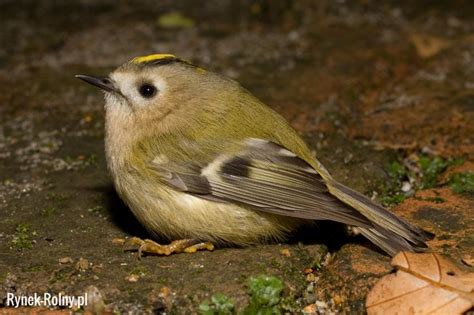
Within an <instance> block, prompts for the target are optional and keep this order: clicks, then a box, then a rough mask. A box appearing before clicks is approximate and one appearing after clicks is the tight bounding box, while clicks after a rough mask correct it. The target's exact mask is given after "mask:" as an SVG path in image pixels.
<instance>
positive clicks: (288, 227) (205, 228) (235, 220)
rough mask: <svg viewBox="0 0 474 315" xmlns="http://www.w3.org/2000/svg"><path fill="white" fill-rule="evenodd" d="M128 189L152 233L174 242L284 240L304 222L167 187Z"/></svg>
mask: <svg viewBox="0 0 474 315" xmlns="http://www.w3.org/2000/svg"><path fill="white" fill-rule="evenodd" d="M127 187H128V189H125V190H120V189H118V190H119V194H120V195H121V197H122V199H123V200H124V201H125V202H126V203H127V204H128V205H129V207H130V208H131V210H132V212H133V213H134V215H135V216H136V217H137V218H138V220H139V221H140V222H141V223H142V224H143V225H144V226H145V227H146V228H147V229H148V230H149V231H150V232H152V233H154V234H158V235H160V236H163V237H166V238H168V239H170V240H174V239H182V238H196V239H199V240H203V241H212V242H224V243H232V244H237V245H251V244H256V243H263V242H268V241H272V240H279V239H282V238H284V237H285V235H286V234H287V233H288V232H291V231H292V230H294V229H295V228H296V227H297V226H298V225H300V224H301V223H302V221H301V220H297V219H293V218H289V217H282V216H277V215H272V214H268V213H265V212H261V211H255V210H251V209H249V208H245V207H242V206H238V205H235V204H232V203H221V202H216V201H209V200H206V199H202V198H199V197H196V196H193V195H189V194H187V193H183V192H178V191H175V190H173V189H171V188H168V187H167V186H160V187H156V185H154V187H153V191H147V189H146V187H138V186H137V185H127ZM130 187H136V188H138V189H130ZM157 188H158V189H157Z"/></svg>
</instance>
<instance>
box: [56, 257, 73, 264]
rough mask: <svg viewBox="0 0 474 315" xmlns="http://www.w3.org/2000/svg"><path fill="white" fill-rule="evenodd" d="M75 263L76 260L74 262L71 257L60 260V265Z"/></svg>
mask: <svg viewBox="0 0 474 315" xmlns="http://www.w3.org/2000/svg"><path fill="white" fill-rule="evenodd" d="M73 261H74V260H73V259H72V258H71V257H63V258H59V263H60V264H62V265H65V264H70V263H72V262H73Z"/></svg>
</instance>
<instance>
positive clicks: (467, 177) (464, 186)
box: [449, 172, 474, 194]
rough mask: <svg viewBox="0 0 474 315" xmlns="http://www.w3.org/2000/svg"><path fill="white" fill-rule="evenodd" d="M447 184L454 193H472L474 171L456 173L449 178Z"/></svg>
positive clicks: (473, 191)
mask: <svg viewBox="0 0 474 315" xmlns="http://www.w3.org/2000/svg"><path fill="white" fill-rule="evenodd" d="M449 186H450V187H451V189H452V190H453V191H454V192H455V193H458V194H460V193H474V173H473V172H465V173H456V174H454V175H453V176H451V178H450V179H449Z"/></svg>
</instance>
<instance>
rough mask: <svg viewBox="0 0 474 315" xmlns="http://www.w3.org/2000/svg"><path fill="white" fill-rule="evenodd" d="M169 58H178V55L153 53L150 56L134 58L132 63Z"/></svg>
mask: <svg viewBox="0 0 474 315" xmlns="http://www.w3.org/2000/svg"><path fill="white" fill-rule="evenodd" d="M168 58H176V56H175V55H171V54H153V55H148V56H141V57H135V58H133V59H132V61H131V63H144V62H151V61H155V60H161V59H168Z"/></svg>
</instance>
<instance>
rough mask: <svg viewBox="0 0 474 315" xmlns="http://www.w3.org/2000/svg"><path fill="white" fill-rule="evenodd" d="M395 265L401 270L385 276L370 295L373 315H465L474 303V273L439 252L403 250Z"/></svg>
mask: <svg viewBox="0 0 474 315" xmlns="http://www.w3.org/2000/svg"><path fill="white" fill-rule="evenodd" d="M392 266H394V267H395V268H396V269H398V271H397V272H396V273H395V274H390V275H387V276H385V277H383V278H382V279H381V280H380V281H379V282H377V283H376V284H375V286H374V287H373V288H372V290H371V291H370V292H369V294H368V296H367V301H366V306H367V313H368V314H369V315H374V314H420V315H421V314H428V313H429V314H462V313H463V312H465V311H467V310H469V309H470V308H471V307H472V306H473V305H474V273H467V272H463V271H461V270H460V269H459V268H457V267H456V266H455V265H454V264H452V263H451V262H449V261H448V260H446V259H444V258H442V257H441V256H440V255H438V254H433V253H426V254H415V253H410V252H401V253H399V254H397V255H396V256H395V257H394V258H393V259H392Z"/></svg>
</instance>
